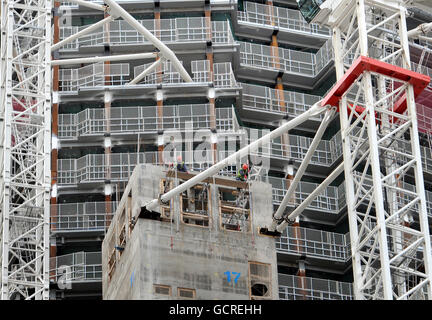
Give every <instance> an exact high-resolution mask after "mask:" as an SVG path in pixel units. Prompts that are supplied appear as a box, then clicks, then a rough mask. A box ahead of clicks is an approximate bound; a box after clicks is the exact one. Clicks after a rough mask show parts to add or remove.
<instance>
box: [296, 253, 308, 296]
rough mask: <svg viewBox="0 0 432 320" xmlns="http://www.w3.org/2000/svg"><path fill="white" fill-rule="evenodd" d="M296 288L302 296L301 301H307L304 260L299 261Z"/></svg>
mask: <svg viewBox="0 0 432 320" xmlns="http://www.w3.org/2000/svg"><path fill="white" fill-rule="evenodd" d="M297 276H298V277H299V279H298V282H299V283H298V286H299V288H301V289H300V294H301V295H302V296H303V300H307V297H306V296H307V290H306V289H307V285H306V267H305V262H304V260H299V269H298V271H297Z"/></svg>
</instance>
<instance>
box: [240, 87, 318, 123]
mask: <svg viewBox="0 0 432 320" xmlns="http://www.w3.org/2000/svg"><path fill="white" fill-rule="evenodd" d="M241 86H242V88H243V92H242V98H243V108H244V109H253V110H258V111H263V112H272V113H279V114H284V115H285V114H289V115H290V116H292V117H295V116H298V115H300V114H302V113H303V112H305V111H307V110H308V109H309V108H310V107H311V106H312V105H314V104H315V103H316V102H318V101H319V100H320V99H321V97H319V96H314V95H310V94H304V93H299V92H293V91H283V90H275V89H272V88H269V87H264V86H257V85H253V84H248V83H241ZM322 118H323V116H318V117H315V118H313V119H316V120H317V121H319V120H320V119H322Z"/></svg>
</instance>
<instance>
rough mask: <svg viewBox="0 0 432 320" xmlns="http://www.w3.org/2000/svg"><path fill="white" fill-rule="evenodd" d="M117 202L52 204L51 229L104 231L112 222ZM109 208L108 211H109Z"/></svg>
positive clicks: (55, 230) (56, 230) (61, 230)
mask: <svg viewBox="0 0 432 320" xmlns="http://www.w3.org/2000/svg"><path fill="white" fill-rule="evenodd" d="M116 208H117V202H115V201H108V202H83V203H63V204H54V205H51V231H52V232H77V231H103V232H105V231H106V229H107V227H108V226H109V224H110V222H111V215H113V214H114V213H115V210H116ZM107 210H108V213H107Z"/></svg>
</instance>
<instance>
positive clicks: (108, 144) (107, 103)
mask: <svg viewBox="0 0 432 320" xmlns="http://www.w3.org/2000/svg"><path fill="white" fill-rule="evenodd" d="M108 16H109V14H107V13H105V14H104V18H107V17H108ZM109 33H110V25H109V24H105V26H104V39H105V42H106V44H105V54H106V55H109V54H110V38H109ZM110 69H111V63H110V61H105V62H104V74H105V86H110V85H112V83H111V82H112V79H111V77H110V76H109V75H110ZM111 102H112V95H111V93H110V92H108V91H105V95H104V108H105V119H106V132H105V135H104V136H105V138H104V149H105V214H106V226H107V228H108V226H109V223H110V221H111V219H112V206H111V201H112V195H111V193H109V194H107V192H106V189H107V188H108V187H107V185H109V184H110V183H111V148H112V141H111ZM117 200H118V199H117Z"/></svg>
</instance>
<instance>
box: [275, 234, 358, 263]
mask: <svg viewBox="0 0 432 320" xmlns="http://www.w3.org/2000/svg"><path fill="white" fill-rule="evenodd" d="M276 250H277V252H278V257H279V258H278V260H280V261H290V262H295V261H296V260H298V258H299V257H300V256H303V255H305V256H306V257H307V261H308V263H309V264H316V265H318V266H328V267H333V268H339V269H342V270H343V269H344V268H345V264H346V262H347V261H348V260H349V259H350V258H351V257H350V241H349V234H339V233H334V232H326V231H320V230H314V229H309V228H303V227H287V228H286V229H285V230H284V232H283V233H282V236H281V237H279V238H277V239H276Z"/></svg>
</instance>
